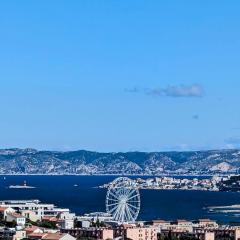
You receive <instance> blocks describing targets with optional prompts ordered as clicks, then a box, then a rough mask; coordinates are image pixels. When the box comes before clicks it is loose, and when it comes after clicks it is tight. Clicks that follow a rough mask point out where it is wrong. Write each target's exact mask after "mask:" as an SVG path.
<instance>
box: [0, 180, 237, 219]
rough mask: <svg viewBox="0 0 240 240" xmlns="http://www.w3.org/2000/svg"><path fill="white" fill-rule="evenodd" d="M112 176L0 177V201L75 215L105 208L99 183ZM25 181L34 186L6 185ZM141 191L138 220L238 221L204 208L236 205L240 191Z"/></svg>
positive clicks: (102, 191)
mask: <svg viewBox="0 0 240 240" xmlns="http://www.w3.org/2000/svg"><path fill="white" fill-rule="evenodd" d="M114 178H115V176H1V177H0V200H8V199H24V200H25V199H39V200H40V201H41V202H45V203H54V204H55V205H57V206H59V207H67V208H70V210H71V211H73V212H75V213H77V214H85V213H90V212H96V211H97V212H98V211H105V197H106V189H100V188H98V186H99V185H102V184H105V183H108V182H110V181H112V180H113V179H114ZM131 178H136V177H131ZM142 178H147V177H142ZM184 178H186V176H184ZM25 180H26V182H27V184H28V185H30V186H34V187H36V188H33V189H9V188H8V187H9V186H10V185H15V184H22V183H23V182H24V181H25ZM140 194H141V210H140V213H139V217H138V220H151V219H165V220H174V219H188V220H193V219H199V218H211V219H215V220H218V221H219V222H225V223H227V222H230V221H234V222H236V221H238V216H234V215H233V214H231V215H229V214H228V213H211V212H209V210H208V208H207V207H209V206H225V205H234V204H239V203H240V193H236V192H235V193H233V192H208V191H191V190H189V191H186V190H143V189H142V190H140Z"/></svg>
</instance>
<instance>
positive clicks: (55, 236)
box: [42, 233, 66, 240]
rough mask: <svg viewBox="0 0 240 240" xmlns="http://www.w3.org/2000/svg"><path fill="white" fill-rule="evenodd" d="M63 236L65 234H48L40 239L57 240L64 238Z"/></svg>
mask: <svg viewBox="0 0 240 240" xmlns="http://www.w3.org/2000/svg"><path fill="white" fill-rule="evenodd" d="M65 235H66V234H65V233H48V234H47V235H45V236H43V238H42V239H47V240H59V239H61V238H62V237H64V236H65Z"/></svg>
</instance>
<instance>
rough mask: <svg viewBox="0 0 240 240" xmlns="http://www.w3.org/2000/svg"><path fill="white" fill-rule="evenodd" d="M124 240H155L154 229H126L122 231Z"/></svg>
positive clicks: (155, 232)
mask: <svg viewBox="0 0 240 240" xmlns="http://www.w3.org/2000/svg"><path fill="white" fill-rule="evenodd" d="M124 239H133V240H157V230H156V228H155V227H128V228H126V229H125V231H124Z"/></svg>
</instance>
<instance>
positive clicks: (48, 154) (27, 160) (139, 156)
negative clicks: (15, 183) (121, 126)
mask: <svg viewBox="0 0 240 240" xmlns="http://www.w3.org/2000/svg"><path fill="white" fill-rule="evenodd" d="M239 169H240V150H214V151H193V152H149V153H148V152H126V153H122V152H119V153H99V152H91V151H85V150H80V151H69V152H57V151H38V150H35V149H2V150H0V174H122V175H131V174H132V175H138V174H144V175H160V174H215V173H238V172H239Z"/></svg>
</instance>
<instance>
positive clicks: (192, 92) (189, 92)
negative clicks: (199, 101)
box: [125, 84, 204, 98]
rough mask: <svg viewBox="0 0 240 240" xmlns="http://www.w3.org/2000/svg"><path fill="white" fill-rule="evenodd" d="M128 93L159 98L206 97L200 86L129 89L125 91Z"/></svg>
mask: <svg viewBox="0 0 240 240" xmlns="http://www.w3.org/2000/svg"><path fill="white" fill-rule="evenodd" d="M125 91H126V92H130V93H140V92H143V93H145V94H146V95H149V96H159V97H174V98H178V97H202V96H203V95H204V90H203V87H202V86H201V85H199V84H192V85H183V84H182V85H169V86H167V87H165V88H161V87H156V88H138V87H134V88H128V89H125Z"/></svg>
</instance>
